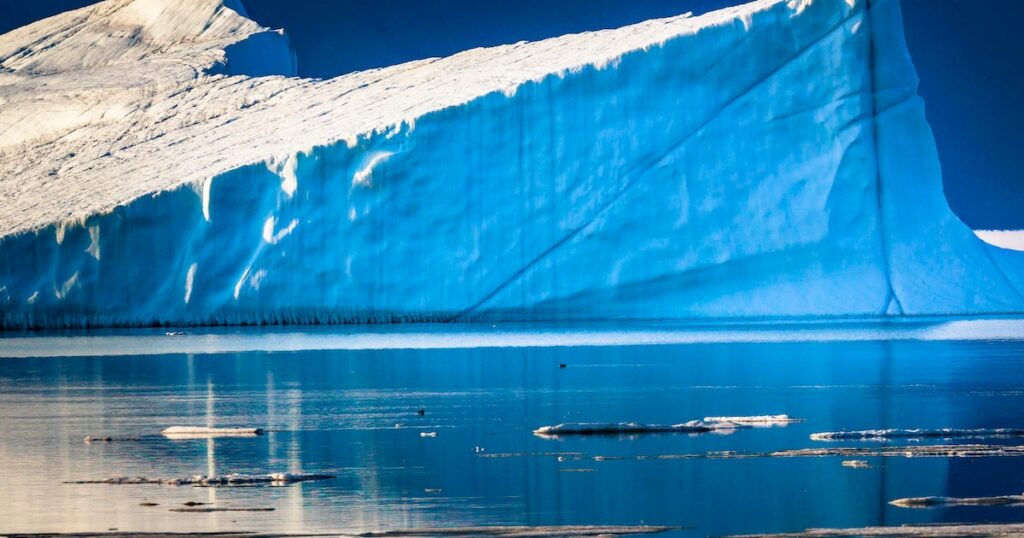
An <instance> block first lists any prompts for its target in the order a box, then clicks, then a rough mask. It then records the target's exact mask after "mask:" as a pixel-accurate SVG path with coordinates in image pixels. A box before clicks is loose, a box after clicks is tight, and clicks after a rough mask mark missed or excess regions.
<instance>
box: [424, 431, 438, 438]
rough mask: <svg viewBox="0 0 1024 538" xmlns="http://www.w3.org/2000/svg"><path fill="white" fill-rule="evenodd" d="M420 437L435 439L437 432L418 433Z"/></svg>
mask: <svg viewBox="0 0 1024 538" xmlns="http://www.w3.org/2000/svg"><path fill="white" fill-rule="evenodd" d="M420 437H437V432H420Z"/></svg>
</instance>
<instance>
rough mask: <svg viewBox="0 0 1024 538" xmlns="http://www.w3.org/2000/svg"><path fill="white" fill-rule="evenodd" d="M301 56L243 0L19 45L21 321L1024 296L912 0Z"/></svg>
mask: <svg viewBox="0 0 1024 538" xmlns="http://www.w3.org/2000/svg"><path fill="white" fill-rule="evenodd" d="M294 74H295V56H294V54H293V52H292V50H291V48H290V46H289V44H288V40H287V37H286V36H284V35H283V34H282V33H280V32H275V31H273V30H269V29H266V28H262V27H260V26H259V25H257V24H255V23H254V22H252V21H250V20H249V19H248V18H246V17H245V11H244V9H243V7H242V5H241V4H240V3H239V2H238V1H237V0H107V1H105V2H102V3H99V4H96V5H93V6H90V7H87V8H83V9H80V10H77V11H73V12H69V13H65V14H63V15H59V16H57V17H53V18H50V19H46V20H43V21H39V22H37V23H35V24H32V25H30V26H27V27H24V28H21V29H18V30H15V31H13V32H10V33H8V34H5V35H3V36H0V198H2V199H3V200H4V203H3V204H2V205H0V326H2V327H3V328H7V329H24V328H63V327H102V326H119V327H122V326H151V325H164V326H196V325H218V324H284V323H385V322H417V321H442V322H450V321H492V320H493V321H530V320H591V319H612V320H626V319H638V320H643V319H679V320H685V319H706V318H719V319H740V318H765V317H768V318H773V317H787V318H788V317H833V316H865V317H886V316H922V315H978V314H999V313H1022V312H1024V296H1022V290H1024V255H1022V254H1021V253H1018V252H1012V251H1008V250H1003V249H1000V248H997V247H994V246H990V245H987V244H985V243H984V242H982V241H981V240H980V239H978V238H977V237H976V236H975V235H974V233H973V232H972V231H971V230H969V229H968V228H967V227H966V226H965V225H964V224H963V223H961V222H960V221H959V219H957V218H956V216H955V215H954V214H953V213H952V212H951V211H950V210H949V207H948V204H947V203H946V200H945V198H944V196H943V191H942V184H941V171H940V166H939V159H938V155H937V152H936V149H935V144H934V141H933V138H932V134H931V131H930V129H929V126H928V124H927V122H926V120H925V115H924V103H923V102H922V100H921V98H920V97H919V96H918V94H917V77H916V74H915V72H914V68H913V65H912V62H911V60H910V57H909V54H908V52H907V48H906V45H905V43H904V39H903V30H902V21H901V15H900V6H899V3H898V0H757V1H754V2H751V3H749V4H746V5H742V6H737V7H733V8H728V9H724V10H720V11H716V12H712V13H709V14H706V15H703V16H700V17H692V16H689V15H681V16H678V17H673V18H668V19H660V20H651V21H647V22H643V23H640V24H637V25H633V26H627V27H624V28H620V29H615V30H606V31H599V32H590V33H585V34H579V35H567V36H563V37H558V38H554V39H548V40H544V41H538V42H532V43H526V42H524V43H516V44H512V45H507V46H501V47H493V48H484V49H474V50H470V51H466V52H463V53H460V54H457V55H454V56H451V57H448V58H434V59H428V60H422V61H416V62H411V63H407V64H401V65H396V66H392V67H387V68H383V69H375V70H370V71H364V72H358V73H352V74H349V75H345V76H341V77H338V78H334V79H330V80H311V79H302V78H298V77H295V76H294Z"/></svg>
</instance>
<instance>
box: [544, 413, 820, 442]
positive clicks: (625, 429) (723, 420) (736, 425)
mask: <svg viewBox="0 0 1024 538" xmlns="http://www.w3.org/2000/svg"><path fill="white" fill-rule="evenodd" d="M793 422H801V420H799V419H794V418H790V417H789V415H759V416H749V417H705V418H704V420H691V421H689V422H684V423H681V424H673V425H662V424H641V423H638V422H611V423H601V422H577V423H571V422H570V423H563V424H558V425H556V426H543V427H541V428H537V429H536V430H534V431H533V433H534V435H538V436H541V437H554V436H558V435H637V434H644V433H712V432H719V433H723V432H731V431H733V430H739V429H745V428H753V427H769V426H777V425H785V424H791V423H793Z"/></svg>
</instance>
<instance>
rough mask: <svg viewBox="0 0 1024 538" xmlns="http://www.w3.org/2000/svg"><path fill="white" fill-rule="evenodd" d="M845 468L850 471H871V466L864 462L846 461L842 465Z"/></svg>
mask: <svg viewBox="0 0 1024 538" xmlns="http://www.w3.org/2000/svg"><path fill="white" fill-rule="evenodd" d="M842 465H843V467H848V468H850V469H870V468H871V464H870V463H868V462H866V461H864V460H846V461H844V462H843V463H842Z"/></svg>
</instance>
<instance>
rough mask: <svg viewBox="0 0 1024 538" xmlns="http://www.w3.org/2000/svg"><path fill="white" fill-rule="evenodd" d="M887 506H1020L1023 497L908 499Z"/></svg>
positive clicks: (892, 502)
mask: <svg viewBox="0 0 1024 538" xmlns="http://www.w3.org/2000/svg"><path fill="white" fill-rule="evenodd" d="M889 504H891V505H893V506H898V507H900V508H931V507H934V506H1021V505H1024V495H1000V496H998V497H962V498H961V497H909V498H906V499H896V500H895V501H890V502H889Z"/></svg>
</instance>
